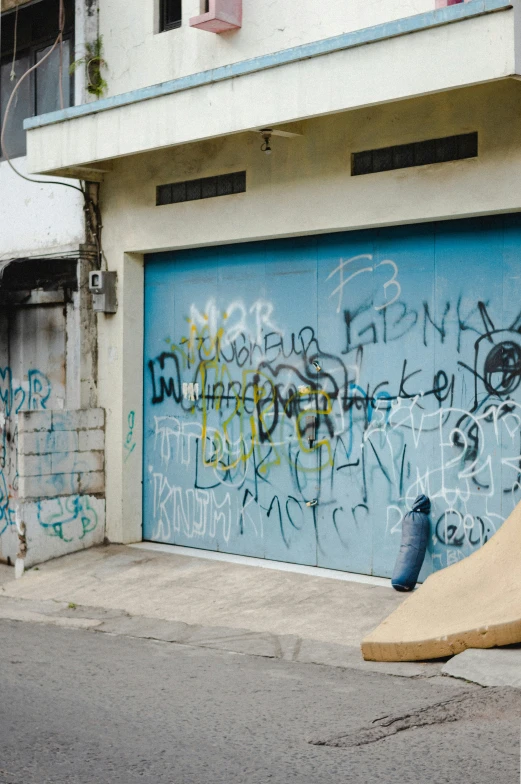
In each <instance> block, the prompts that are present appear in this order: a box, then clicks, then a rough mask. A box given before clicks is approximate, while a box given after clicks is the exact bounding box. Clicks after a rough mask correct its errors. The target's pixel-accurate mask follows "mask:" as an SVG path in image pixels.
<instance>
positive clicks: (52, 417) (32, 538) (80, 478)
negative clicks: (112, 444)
mask: <svg viewBox="0 0 521 784" xmlns="http://www.w3.org/2000/svg"><path fill="white" fill-rule="evenodd" d="M104 414H105V412H104V411H103V410H102V409H87V410H78V411H30V412H27V413H20V414H19V415H18V501H17V503H16V507H17V521H18V522H19V523H20V522H23V523H24V525H25V528H26V543H27V555H26V557H25V566H26V567H27V566H31V565H33V564H35V563H40V562H41V561H45V560H47V559H48V558H55V557H57V556H59V555H65V553H68V552H73V551H75V550H78V549H83V548H85V547H90V546H92V545H93V544H99V543H100V542H102V541H103V539H104V536H105V501H104V499H103V497H102V496H103V492H104V488H105V477H104V448H105V432H104V422H105V416H104ZM94 494H95V495H94Z"/></svg>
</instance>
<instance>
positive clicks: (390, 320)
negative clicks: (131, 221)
mask: <svg viewBox="0 0 521 784" xmlns="http://www.w3.org/2000/svg"><path fill="white" fill-rule="evenodd" d="M520 252H521V220H520V219H519V218H518V216H517V215H516V216H506V217H500V218H486V219H477V220H472V221H457V222H450V223H439V224H428V225H422V226H415V227H411V226H407V227H399V228H392V229H380V230H376V231H363V232H350V233H342V234H334V235H321V236H318V237H306V238H299V239H288V240H282V241H271V242H258V243H250V244H245V245H232V246H226V247H218V248H205V249H198V250H191V251H182V252H175V253H174V252H172V253H161V254H155V255H151V256H148V257H147V260H146V267H145V281H146V286H145V313H146V316H145V319H146V321H145V377H144V389H145V410H144V416H145V443H144V524H143V529H144V538H145V539H148V540H153V541H158V542H169V543H173V544H179V545H186V546H190V547H199V548H205V549H209V550H219V551H223V552H229V553H240V554H244V555H253V556H258V557H261V558H270V559H275V560H281V561H289V562H292V563H303V564H313V565H319V566H325V567H330V568H335V569H343V570H347V571H356V572H361V573H366V574H376V575H381V576H389V575H390V574H391V572H392V568H393V564H394V560H395V557H396V554H397V551H398V548H399V544H400V520H401V517H402V515H403V513H404V512H405V511H406V510H407V509H408V508H409V507H410V505H411V503H412V501H413V499H414V498H415V497H416V496H417V495H418V494H420V493H426V494H427V495H428V496H430V498H431V500H432V504H433V511H432V536H431V539H430V544H429V552H428V556H427V559H426V563H425V566H424V570H423V576H425V575H426V574H427V573H428V572H430V571H432V570H435V569H439V568H441V567H444V566H447V565H450V564H451V563H454V562H455V561H457V560H459V559H461V558H463V557H465V556H466V555H468V554H469V553H470V552H472V551H473V550H474V549H476V548H477V547H479V546H481V544H483V543H484V542H485V541H486V540H487V539H488V538H490V536H491V535H492V534H493V533H494V531H495V530H496V529H497V528H498V526H499V525H501V523H502V521H503V520H504V518H505V517H506V516H507V515H508V513H509V512H510V511H511V509H512V508H513V506H514V505H515V504H516V502H517V500H519V498H520V497H521V496H520V488H521V481H520V471H521V406H520V404H521V390H520V388H519V385H520V382H521V297H520V292H521V286H520V275H521V262H520Z"/></svg>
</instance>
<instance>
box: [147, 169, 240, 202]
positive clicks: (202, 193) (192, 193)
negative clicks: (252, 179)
mask: <svg viewBox="0 0 521 784" xmlns="http://www.w3.org/2000/svg"><path fill="white" fill-rule="evenodd" d="M245 190H246V172H245V171H242V172H234V173H233V174H219V175H218V176H217V177H203V178H202V179H200V180H186V181H185V182H173V183H169V184H167V185H158V186H157V188H156V205H157V206H158V207H160V206H161V205H163V204H179V202H182V201H197V200H199V199H213V198H214V197H216V196H231V195H232V194H234V193H244V192H245Z"/></svg>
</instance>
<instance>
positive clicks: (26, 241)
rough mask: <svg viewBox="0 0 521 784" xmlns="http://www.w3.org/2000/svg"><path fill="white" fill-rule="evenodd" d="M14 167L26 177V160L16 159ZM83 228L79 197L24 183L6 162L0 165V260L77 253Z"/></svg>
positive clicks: (52, 187)
mask: <svg viewBox="0 0 521 784" xmlns="http://www.w3.org/2000/svg"><path fill="white" fill-rule="evenodd" d="M13 164H14V165H15V166H16V168H17V169H19V170H20V171H21V173H22V174H26V173H27V165H26V158H15V160H14V161H13ZM38 179H40V178H38ZM43 179H45V178H43ZM53 179H54V178H53ZM65 182H69V183H70V184H74V185H77V183H75V182H73V181H72V180H66V181H65ZM83 225H84V224H83V197H82V195H81V193H78V192H76V191H73V190H72V189H71V188H64V187H63V186H61V185H35V184H33V183H30V182H26V180H23V179H21V178H20V177H18V176H17V175H16V174H15V173H14V172H13V171H12V169H11V168H10V167H9V164H8V163H7V162H5V161H3V162H2V163H0V227H1V229H0V260H2V259H10V258H15V257H19V256H25V255H27V256H31V255H37V254H38V253H53V252H57V253H58V252H60V251H67V250H74V249H75V250H77V249H78V245H79V244H80V243H81V242H84V241H85V240H84V228H83Z"/></svg>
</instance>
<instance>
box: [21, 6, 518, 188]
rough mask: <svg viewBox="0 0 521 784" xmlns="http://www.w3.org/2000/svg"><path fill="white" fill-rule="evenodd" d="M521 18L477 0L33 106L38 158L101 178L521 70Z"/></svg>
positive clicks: (38, 166)
mask: <svg viewBox="0 0 521 784" xmlns="http://www.w3.org/2000/svg"><path fill="white" fill-rule="evenodd" d="M516 2H517V0H516ZM518 28H519V19H518V9H516V8H515V7H514V6H513V5H512V4H509V3H507V2H505V0H470V2H468V3H461V4H457V5H451V6H448V7H446V8H439V9H436V10H432V11H429V12H426V13H422V14H417V15H415V16H410V17H407V18H404V19H399V20H395V21H392V22H388V23H385V24H381V25H376V26H374V27H370V28H365V29H363V30H358V31H355V32H350V33H345V34H343V35H339V36H336V37H334V38H327V39H324V40H321V41H317V42H314V43H310V44H303V45H301V46H297V47H294V48H292V49H286V50H283V51H280V52H276V53H274V54H267V55H262V56H259V57H256V58H254V59H251V60H243V61H241V62H237V63H234V64H232V65H225V66H221V67H218V68H215V69H213V70H210V71H203V72H200V73H196V74H191V75H189V76H183V77H181V78H179V79H174V80H172V81H169V82H163V83H161V84H158V85H153V86H150V87H144V88H141V89H137V90H135V91H133V92H130V93H123V94H120V95H115V96H112V97H110V98H106V99H102V100H100V101H96V102H94V103H90V104H84V105H81V106H76V107H72V108H70V109H65V110H63V111H59V112H54V113H52V114H48V115H42V116H40V117H35V118H31V119H30V120H27V121H26V126H25V127H26V128H27V130H28V162H29V170H30V171H32V172H38V173H53V174H61V175H62V176H71V177H82V178H89V177H90V178H91V179H96V178H100V177H101V176H102V171H103V168H104V166H106V163H105V162H109V161H110V160H112V159H115V158H120V157H123V156H129V155H136V154H139V153H144V152H149V151H152V150H157V149H161V148H166V147H172V146H176V145H182V144H186V143H188V142H194V141H201V140H204V139H210V138H215V137H219V136H227V135H230V134H235V133H240V132H242V131H246V130H249V129H254V128H262V127H273V126H278V125H283V124H287V123H292V122H295V121H300V120H304V119H307V118H311V117H320V116H324V115H328V114H335V113H338V112H345V111H349V110H353V109H356V108H360V107H364V106H371V105H376V104H383V103H388V102H391V101H397V100H403V99H406V98H413V97H415V96H420V95H426V94H429V93H436V92H440V91H446V90H453V89H457V88H461V87H465V86H471V85H476V84H482V83H485V82H490V81H494V80H499V79H505V78H509V77H515V76H516V74H517V73H518V72H519V66H518V58H519V41H518V39H519V36H520V33H519V32H518ZM109 167H110V164H109V166H108V167H107V168H109ZM89 172H90V174H89ZM91 175H92V176H91Z"/></svg>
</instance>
